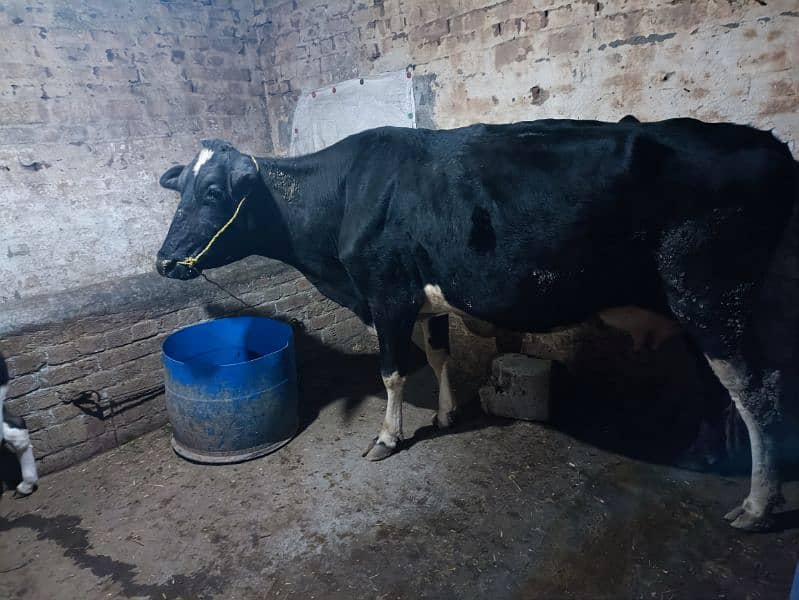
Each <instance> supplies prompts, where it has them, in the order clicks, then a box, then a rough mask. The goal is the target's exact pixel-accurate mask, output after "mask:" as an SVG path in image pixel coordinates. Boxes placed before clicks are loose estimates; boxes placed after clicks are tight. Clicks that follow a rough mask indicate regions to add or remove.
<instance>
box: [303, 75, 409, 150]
mask: <svg viewBox="0 0 799 600" xmlns="http://www.w3.org/2000/svg"><path fill="white" fill-rule="evenodd" d="M361 82H363V83H361ZM334 90H335V92H334ZM384 125H393V126H395V127H416V109H415V105H414V98H413V79H412V78H411V77H408V76H407V73H406V71H404V70H403V71H395V72H391V73H384V74H382V75H379V76H377V77H368V78H367V77H364V78H363V79H360V78H359V79H350V80H348V81H342V82H341V83H337V84H335V85H330V86H327V87H323V88H319V89H317V90H313V91H310V92H304V93H303V94H302V96H300V99H299V100H298V101H297V107H296V108H295V109H294V119H293V123H292V137H291V148H290V150H289V153H290V155H291V156H298V155H300V154H309V153H311V152H316V151H317V150H321V149H322V148H326V147H327V146H330V145H331V144H334V143H336V142H337V141H339V140H341V139H344V138H345V137H347V136H348V135H352V134H353V133H358V132H359V131H363V130H364V129H371V128H372V127H381V126H384Z"/></svg>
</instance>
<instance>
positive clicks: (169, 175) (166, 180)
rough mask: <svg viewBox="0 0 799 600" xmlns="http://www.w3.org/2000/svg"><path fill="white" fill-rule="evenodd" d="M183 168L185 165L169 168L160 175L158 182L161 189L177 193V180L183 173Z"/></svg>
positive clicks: (178, 187) (178, 188)
mask: <svg viewBox="0 0 799 600" xmlns="http://www.w3.org/2000/svg"><path fill="white" fill-rule="evenodd" d="M185 168H186V165H175V166H174V167H169V168H168V169H167V170H166V171H165V172H164V174H163V175H161V179H159V180H158V181H159V183H160V184H161V187H165V188H166V189H168V190H175V191H176V192H179V191H180V186H179V185H178V178H179V177H180V174H181V173H183V169H185Z"/></svg>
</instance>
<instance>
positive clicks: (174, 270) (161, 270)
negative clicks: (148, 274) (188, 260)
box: [155, 258, 200, 280]
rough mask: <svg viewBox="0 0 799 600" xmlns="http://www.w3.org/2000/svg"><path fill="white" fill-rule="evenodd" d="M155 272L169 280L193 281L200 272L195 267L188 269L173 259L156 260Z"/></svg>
mask: <svg viewBox="0 0 799 600" xmlns="http://www.w3.org/2000/svg"><path fill="white" fill-rule="evenodd" d="M155 270H156V271H158V274H159V275H161V276H162V277H169V278H170V279H184V280H185V279H194V278H195V277H198V276H199V275H200V271H199V269H197V268H196V267H189V266H187V265H185V264H182V263H181V262H178V261H177V260H175V259H174V258H166V259H161V258H159V259H156V261H155Z"/></svg>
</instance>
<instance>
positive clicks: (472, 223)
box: [348, 119, 795, 330]
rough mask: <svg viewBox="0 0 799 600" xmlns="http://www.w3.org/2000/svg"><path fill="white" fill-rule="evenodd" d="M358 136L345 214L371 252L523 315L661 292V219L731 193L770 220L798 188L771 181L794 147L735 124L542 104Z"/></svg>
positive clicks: (728, 201)
mask: <svg viewBox="0 0 799 600" xmlns="http://www.w3.org/2000/svg"><path fill="white" fill-rule="evenodd" d="M359 138H360V141H359V146H358V148H359V149H360V152H359V159H358V161H356V162H355V163H354V164H355V165H356V166H355V167H354V171H355V172H354V173H353V175H352V177H351V179H354V182H355V185H353V188H354V189H358V190H359V191H361V192H362V194H359V196H361V197H360V198H359V199H358V200H357V201H355V204H356V205H357V207H355V206H351V207H350V209H351V210H350V214H352V215H358V216H359V217H358V223H357V224H353V225H352V230H353V231H355V232H357V234H358V235H359V236H362V237H363V238H364V239H370V237H371V236H375V237H376V238H377V239H374V240H372V241H371V243H372V244H376V245H377V246H378V247H380V248H381V250H379V251H377V252H374V253H373V255H375V256H387V255H391V254H392V253H397V254H402V255H403V256H405V257H409V259H403V260H406V261H407V260H411V261H412V263H413V264H412V265H410V266H409V265H408V264H405V270H406V271H407V270H415V271H416V273H415V275H416V276H417V278H418V282H419V283H422V284H427V283H435V284H437V285H440V286H441V288H442V291H443V293H444V295H445V296H446V297H447V298H451V299H452V300H451V302H452V304H453V305H454V306H456V307H457V308H460V309H463V310H465V311H466V312H470V313H471V314H474V315H476V316H478V317H481V318H486V319H487V320H491V321H493V322H495V323H497V324H500V325H504V326H508V327H512V328H517V329H524V330H531V329H539V328H546V327H548V326H549V325H551V324H553V323H555V322H558V321H562V320H564V319H566V320H578V319H580V318H584V317H586V316H588V315H589V314H591V313H593V312H595V311H596V310H597V309H600V308H603V307H605V306H613V305H618V304H620V303H622V304H627V303H632V302H634V303H637V304H640V305H643V306H648V307H652V308H661V307H660V306H658V303H659V302H660V297H661V296H662V294H660V290H659V289H658V286H659V282H658V281H657V277H656V273H655V269H654V261H655V258H654V255H655V253H656V252H657V248H658V244H659V241H660V237H661V235H662V232H663V231H664V230H665V229H668V228H670V227H673V226H674V223H681V222H684V221H686V220H691V219H703V218H706V217H708V216H709V215H712V214H713V211H714V210H738V209H740V210H743V211H745V212H753V211H757V215H756V216H757V218H758V219H760V220H761V222H762V223H763V227H762V228H761V231H762V232H763V234H764V235H771V236H774V235H778V234H779V231H777V230H776V229H778V228H779V223H780V222H782V221H784V220H785V218H786V215H787V214H788V213H789V211H790V206H791V205H792V202H793V196H792V195H791V193H789V191H788V190H786V189H783V186H784V185H786V184H784V183H780V182H779V174H780V170H781V169H782V170H785V171H786V172H790V174H791V175H793V173H795V163H794V162H793V159H792V158H791V157H790V153H789V152H787V149H786V148H785V146H784V145H783V144H780V143H779V142H778V141H776V140H775V139H774V138H773V136H771V135H770V134H768V133H765V132H762V131H757V130H754V129H751V128H748V127H743V126H736V125H728V124H705V123H701V122H699V121H694V120H690V119H680V120H672V121H664V122H659V123H644V124H639V123H632V122H626V123H602V122H597V121H561V120H544V121H531V122H524V123H517V124H512V125H475V126H471V127H467V128H461V129H456V130H440V131H431V130H409V129H394V128H382V129H379V130H373V131H370V132H367V133H365V134H361V136H359ZM764 196H765V197H764ZM769 196H771V197H769ZM353 200H354V199H349V200H348V201H349V202H353ZM786 211H787V212H786ZM364 215H368V218H364ZM363 223H365V224H366V226H365V227H362V226H361V224H363ZM378 225H379V226H378ZM370 227H371V229H370ZM753 243H757V240H754V241H753ZM381 244H383V246H380V245H381ZM528 315H536V317H535V318H536V319H538V320H539V321H540V323H532V322H519V319H522V320H524V319H527V318H528Z"/></svg>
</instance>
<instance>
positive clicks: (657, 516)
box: [0, 359, 799, 600]
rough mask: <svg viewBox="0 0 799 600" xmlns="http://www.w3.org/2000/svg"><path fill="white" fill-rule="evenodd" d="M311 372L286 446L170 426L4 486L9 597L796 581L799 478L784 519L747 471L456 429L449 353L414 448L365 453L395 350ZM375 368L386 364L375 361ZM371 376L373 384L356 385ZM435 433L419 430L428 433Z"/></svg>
mask: <svg viewBox="0 0 799 600" xmlns="http://www.w3.org/2000/svg"><path fill="white" fill-rule="evenodd" d="M363 360H365V362H363V364H355V365H354V369H355V372H356V373H357V376H353V375H352V374H351V373H350V374H349V375H348V374H347V373H346V372H338V373H333V372H331V375H329V376H328V377H323V378H319V379H318V380H317V381H316V382H315V384H314V385H313V386H309V385H307V384H306V392H305V396H306V398H308V397H313V398H315V400H316V403H307V404H306V406H305V408H304V413H305V414H304V417H305V423H306V425H305V428H304V429H303V430H302V431H301V433H300V434H299V435H298V437H297V438H296V439H294V440H293V441H292V442H291V443H290V444H289V445H288V446H286V447H284V448H283V449H281V450H279V451H278V452H277V453H275V454H273V455H270V456H267V457H265V458H262V459H259V460H255V461H251V462H248V463H244V464H239V465H228V466H218V467H208V466H200V465H195V464H191V463H188V462H186V461H184V460H182V459H180V458H178V457H177V456H176V455H174V454H173V452H172V451H171V449H170V447H169V436H170V434H169V431H168V429H163V430H160V431H157V432H155V433H153V434H150V435H147V436H144V437H142V438H139V439H137V440H135V441H134V442H132V443H129V444H127V445H126V446H123V447H121V448H119V449H117V450H115V451H112V452H109V453H107V454H104V455H102V456H99V457H97V458H95V459H94V460H92V461H90V462H87V463H84V464H82V465H79V466H77V467H74V468H72V469H69V470H67V471H63V472H60V473H57V474H54V475H52V476H48V477H45V478H44V479H43V480H42V482H41V488H40V489H39V491H38V492H37V493H36V494H34V495H33V496H31V497H29V498H27V499H23V500H13V499H12V498H11V496H10V495H9V494H6V495H5V496H4V497H3V498H2V500H1V501H0V532H2V533H0V574H1V579H2V592H3V595H4V596H5V597H8V598H31V599H44V598H81V599H85V598H88V599H93V598H120V597H122V598H159V599H174V598H184V599H189V598H192V599H194V598H225V599H231V598H302V599H303V600H308V599H312V598H320V599H338V598H341V599H353V598H370V599H386V600H387V599H393V598H414V599H415V598H434V599H445V598H470V599H472V598H475V599H476V598H491V599H492V600H498V599H503V598H559V597H563V598H587V597H606V598H619V597H625V598H657V599H668V598H752V599H754V598H785V597H787V593H788V590H789V588H790V583H791V579H792V575H793V570H794V568H795V565H796V563H797V560H799V519H798V518H797V515H799V510H797V509H799V483H798V482H792V483H789V484H788V485H787V486H786V490H785V491H786V497H787V500H788V505H787V506H788V507H790V508H791V509H793V510H791V511H789V512H786V513H784V514H783V515H781V519H780V527H781V528H782V530H781V531H780V532H777V533H769V534H744V533H740V532H737V531H734V530H733V529H731V528H730V527H729V526H728V525H727V524H726V523H725V522H724V521H723V520H722V519H721V515H722V514H723V512H724V511H725V510H726V509H728V508H730V507H731V506H733V505H734V504H736V503H737V502H739V501H740V500H741V499H742V498H743V496H744V495H745V493H746V488H747V481H748V480H747V478H745V477H735V478H728V477H720V476H715V475H706V474H697V473H692V472H688V471H684V470H679V469H675V468H671V467H667V466H662V465H657V464H651V463H647V462H643V461H641V460H636V459H635V458H633V457H630V456H623V455H620V454H616V453H614V452H611V451H608V450H603V449H600V448H599V447H596V446H593V445H589V444H587V443H585V442H581V441H579V440H578V439H577V438H576V437H572V436H569V435H566V434H565V433H562V432H559V431H556V430H554V429H551V428H547V427H545V426H541V425H537V424H532V423H524V422H511V421H505V420H500V419H490V418H487V417H483V416H479V415H473V416H472V417H470V418H467V419H466V420H465V421H463V422H462V423H461V424H460V425H459V426H458V427H456V428H455V429H454V431H452V432H451V433H449V434H446V435H437V434H436V432H435V431H434V430H433V429H432V428H431V427H430V426H429V423H430V419H431V417H432V411H431V407H432V401H433V397H432V376H431V373H430V371H429V369H423V370H421V371H420V372H419V373H417V374H416V375H415V376H414V378H413V382H412V386H411V387H412V394H411V396H410V400H411V402H412V404H410V405H406V412H405V430H406V435H408V437H411V436H412V435H413V437H412V438H411V439H410V440H409V441H408V442H406V444H405V446H404V449H403V451H401V452H400V453H399V454H397V455H395V456H393V457H391V458H389V459H388V460H386V461H384V462H380V463H369V462H366V461H365V460H364V459H362V458H361V456H360V453H361V449H362V447H363V446H364V445H365V444H366V443H367V442H368V440H369V439H370V438H371V436H373V435H374V434H375V433H376V428H377V427H378V425H379V424H380V422H381V419H382V411H383V401H382V400H380V399H378V398H376V397H374V396H370V395H369V394H370V393H371V392H373V391H375V390H377V389H378V386H379V379H378V378H377V371H376V367H375V363H374V362H373V361H372V360H371V359H363ZM369 373H373V375H369ZM353 381H358V382H359V383H358V384H353V383H352V382H353ZM414 432H415V433H414Z"/></svg>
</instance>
